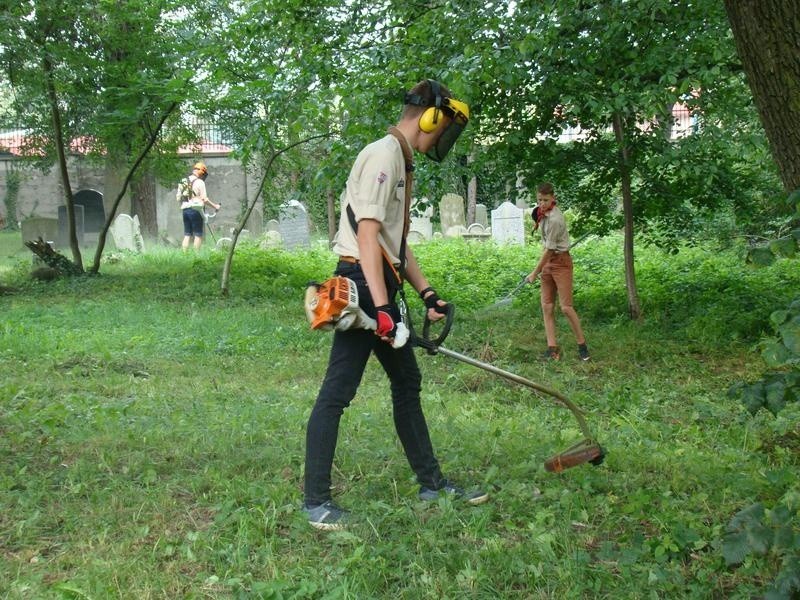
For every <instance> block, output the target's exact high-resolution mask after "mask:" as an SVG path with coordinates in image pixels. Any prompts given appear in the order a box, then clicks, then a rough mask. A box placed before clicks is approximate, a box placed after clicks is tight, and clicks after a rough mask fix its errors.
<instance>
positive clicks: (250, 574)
mask: <svg viewBox="0 0 800 600" xmlns="http://www.w3.org/2000/svg"><path fill="white" fill-rule="evenodd" d="M10 239H11V238H10V237H9V235H8V234H3V235H0V258H2V262H0V284H7V285H12V286H14V287H17V288H18V290H19V291H18V292H17V293H15V294H12V295H7V296H0V372H2V377H1V378H0V506H2V511H0V597H3V598H14V599H16V598H97V599H99V598H109V597H115V598H137V599H138V598H184V597H191V598H358V599H361V598H407V599H419V598H430V599H434V598H436V599H439V598H487V599H489V598H520V599H523V598H524V599H528V598H552V599H563V598H614V599H618V598H750V597H753V596H754V595H758V594H759V593H762V592H761V591H762V590H763V586H764V585H766V584H768V583H769V582H770V581H771V580H772V578H774V576H775V573H776V572H777V570H778V568H779V566H780V564H779V562H778V561H777V560H776V559H775V558H774V557H773V556H772V555H767V556H766V557H759V558H748V559H747V560H746V561H745V562H744V564H743V565H742V566H741V567H739V568H737V569H732V568H728V567H726V566H725V561H724V560H723V557H722V554H721V551H720V540H721V537H722V534H723V533H724V530H725V526H726V524H727V523H728V522H729V521H730V519H731V517H732V516H733V515H734V514H735V513H736V512H737V511H738V510H740V509H742V508H743V507H745V506H748V505H749V504H751V503H752V502H754V501H755V500H756V499H759V498H760V499H762V500H764V501H766V502H770V501H774V500H776V499H777V498H780V497H781V496H782V495H783V494H785V493H787V491H789V490H792V489H797V483H796V480H795V474H796V472H797V467H798V456H797V447H798V444H797V441H798V429H797V425H796V423H797V412H798V411H797V407H796V406H790V407H788V408H787V409H785V410H784V411H783V412H782V413H779V415H778V417H777V418H775V417H772V416H771V415H768V414H766V413H763V412H762V413H759V414H758V415H756V417H754V418H753V417H750V416H749V414H747V412H746V411H745V410H744V409H743V407H742V406H741V405H740V403H738V402H737V401H734V400H731V399H729V398H728V397H727V396H726V391H727V388H728V386H729V385H730V384H731V383H732V382H733V381H735V380H737V379H739V378H743V377H752V376H755V375H756V374H757V373H759V372H760V369H762V368H763V365H762V364H761V361H760V359H759V358H758V355H757V354H756V353H754V351H753V349H754V346H753V344H754V342H755V341H756V340H757V339H758V336H759V335H760V332H761V331H762V330H766V329H767V322H768V316H769V307H770V306H771V305H775V304H777V306H774V308H779V307H780V306H779V303H780V302H781V301H782V298H783V297H784V296H786V295H787V294H790V293H791V291H790V290H791V287H792V286H794V289H795V290H796V289H798V286H797V284H798V283H799V282H798V278H799V277H800V276H798V275H797V272H796V271H797V265H796V263H795V264H794V265H791V264H788V263H787V262H786V261H779V262H778V263H776V265H774V266H773V267H770V269H765V270H763V271H758V272H756V271H747V270H745V267H744V266H742V267H741V270H739V267H738V265H739V259H738V257H737V256H736V255H735V253H732V252H708V251H702V249H698V250H684V251H682V252H681V253H680V254H679V255H678V256H677V257H667V256H662V255H660V254H659V253H657V252H656V251H654V250H649V251H648V250H640V253H639V259H638V261H639V262H638V265H637V268H638V270H639V273H640V293H641V295H642V302H643V306H644V307H645V311H646V316H647V318H646V320H645V322H644V323H643V324H641V325H636V324H632V323H631V322H629V321H628V320H627V318H626V317H625V316H624V306H625V304H624V303H625V291H624V287H621V286H620V281H621V277H622V275H621V272H620V268H621V267H620V264H619V258H618V257H617V253H618V252H619V249H620V248H621V246H620V245H619V244H618V240H606V241H603V240H598V241H594V242H587V243H586V244H585V245H583V248H581V249H580V251H579V252H577V251H576V265H577V267H576V269H577V272H576V308H577V309H578V311H579V313H580V314H581V316H582V318H583V320H584V326H585V329H586V331H587V337H588V340H589V344H590V349H591V350H592V356H593V360H592V361H591V362H589V363H587V364H584V363H581V362H580V361H579V360H578V358H577V354H576V352H575V351H574V349H573V346H574V345H573V343H572V340H571V337H570V334H569V333H568V328H567V327H566V323H565V322H563V321H562V322H560V324H559V327H560V333H561V337H562V342H563V344H564V346H565V348H566V352H565V358H564V360H562V361H561V362H560V363H558V364H555V365H546V364H543V363H541V362H539V361H538V360H537V358H536V357H537V355H538V354H539V353H540V351H541V350H542V348H543V344H544V338H543V332H542V326H541V321H540V318H539V316H538V311H536V310H535V304H536V298H537V296H536V294H535V292H534V290H532V289H530V288H528V289H524V290H523V291H522V292H521V293H520V294H519V296H518V298H517V300H516V301H515V303H514V304H513V305H512V306H510V307H507V308H504V309H500V310H496V311H490V312H488V313H487V312H481V311H479V310H478V309H479V308H480V307H482V306H486V305H488V304H491V303H492V302H493V301H494V300H496V299H499V298H500V297H502V296H503V295H504V294H505V293H506V292H508V291H510V290H511V289H513V287H514V285H515V284H516V283H517V282H518V281H519V277H520V273H524V272H525V270H526V269H529V267H530V265H531V262H532V261H533V260H534V259H535V258H536V256H538V250H536V249H535V248H530V247H528V248H525V249H522V250H513V249H512V250H509V249H498V248H494V247H491V248H489V247H479V246H478V245H474V244H473V245H467V244H459V243H457V242H449V243H444V242H443V243H440V244H430V245H428V246H424V247H418V252H417V254H418V256H419V258H420V262H421V263H422V264H423V266H424V267H425V266H428V265H429V266H430V269H428V272H429V275H430V276H431V280H432V281H433V282H434V284H435V285H436V286H437V287H438V289H439V291H440V292H441V295H442V296H443V297H445V298H449V299H451V300H453V301H454V302H455V303H456V305H457V306H458V307H459V310H458V312H457V315H456V324H455V327H454V328H453V331H452V333H451V334H450V337H449V338H448V339H447V341H446V344H445V345H446V346H447V347H448V348H450V349H452V350H455V351H458V352H463V353H465V354H467V355H469V356H473V357H475V358H478V359H480V360H483V361H486V362H490V363H492V364H496V365H497V366H500V367H502V368H505V369H508V370H510V371H512V372H514V373H518V374H520V375H522V376H524V377H527V378H529V379H532V380H534V381H538V382H541V383H543V384H545V385H548V386H551V387H554V388H556V389H559V390H561V391H562V392H564V393H565V394H567V395H568V396H569V397H570V398H571V399H573V400H574V401H575V402H577V403H578V404H579V405H581V406H582V407H583V408H584V409H586V410H587V412H588V413H589V414H588V417H587V418H588V421H589V425H590V427H591V428H592V429H593V430H594V431H595V432H596V434H597V436H598V438H599V439H600V440H601V442H602V443H603V445H604V446H605V448H606V450H607V452H608V457H607V459H606V461H605V463H604V464H603V465H602V466H600V467H592V466H584V467H580V468H576V469H573V470H570V471H567V472H565V473H563V474H561V475H553V474H550V473H547V472H546V471H544V469H543V466H542V463H543V460H544V459H545V458H546V457H548V456H549V455H551V454H553V453H554V452H556V451H558V450H561V449H563V448H565V447H566V446H567V445H569V444H571V443H572V442H574V441H577V439H579V436H580V433H579V430H578V428H577V427H576V424H575V421H574V420H573V419H572V417H571V415H570V413H569V412H568V411H566V410H564V409H563V408H560V407H558V406H556V405H555V404H553V403H552V402H551V401H550V400H549V399H548V398H546V397H540V396H538V395H537V394H534V393H531V392H530V391H528V390H527V389H524V388H521V387H519V386H516V385H514V384H511V383H507V382H506V381H504V380H502V379H500V378H498V377H496V376H494V375H492V374H490V373H487V372H485V371H482V370H480V369H476V368H474V367H471V366H468V365H464V364H462V363H459V362H457V361H455V360H453V359H450V358H447V357H444V356H433V357H432V356H428V355H426V354H425V353H423V352H422V351H418V358H419V362H420V365H421V368H422V370H423V375H424V380H425V383H424V389H423V402H424V407H425V410H426V414H427V416H428V420H429V426H430V428H431V431H432V437H433V440H434V444H435V447H436V450H437V454H438V455H439V457H440V459H441V461H442V463H443V467H444V469H445V472H446V473H447V474H448V475H449V476H452V477H453V478H455V479H456V480H457V481H459V482H461V483H464V484H479V485H482V486H485V487H486V488H488V489H489V490H490V491H491V493H492V500H491V502H490V503H488V504H486V505H483V506H480V507H474V508H470V507H466V506H462V505H459V504H458V503H450V502H449V501H446V500H442V501H441V502H440V503H438V504H436V505H434V506H427V505H423V504H422V503H420V502H418V501H417V500H416V490H417V488H416V486H415V484H414V481H413V478H412V476H411V473H410V470H409V468H408V466H407V464H406V463H405V459H404V456H403V454H402V451H401V449H400V446H399V443H398V441H397V440H396V436H395V435H394V431H393V425H392V419H391V412H390V406H389V400H388V390H387V385H386V382H385V379H384V377H383V376H382V373H381V371H380V368H379V367H378V366H377V364H372V363H371V364H370V366H369V367H368V370H367V373H366V374H365V378H364V382H363V385H362V387H361V388H360V390H359V393H358V395H357V397H356V399H355V401H354V403H353V406H352V407H351V408H350V409H349V410H348V411H346V413H345V416H344V418H343V421H342V427H341V433H340V439H339V446H338V448H337V456H336V463H335V469H334V486H335V492H334V493H335V496H336V499H337V501H339V502H340V503H341V504H342V505H343V506H344V507H346V508H348V509H351V510H352V511H353V512H354V515H355V517H356V523H355V524H354V525H353V527H352V528H350V529H349V530H348V531H346V532H341V533H334V534H323V533H319V532H316V531H314V530H312V529H311V528H309V527H308V525H307V524H306V523H305V521H304V519H303V514H302V512H301V511H300V503H301V499H302V489H301V488H302V469H303V453H304V435H305V423H306V420H307V418H308V415H309V412H310V409H311V406H312V404H313V401H314V398H315V395H316V392H317V390H318V387H319V384H320V382H321V379H322V375H323V372H324V369H325V365H326V360H327V352H328V348H329V343H330V338H329V336H328V334H325V333H318V332H312V331H310V330H309V329H308V326H307V323H306V322H305V319H304V315H303V311H302V306H301V298H302V290H303V286H304V284H305V282H306V281H308V280H309V279H313V278H322V277H325V276H326V275H327V274H328V272H329V270H330V268H331V266H332V264H333V258H332V257H331V256H330V255H328V254H327V253H326V252H323V251H319V250H317V251H310V252H307V253H296V254H284V253H281V252H277V251H271V252H262V251H258V250H256V249H252V248H251V249H248V248H243V249H242V252H241V254H240V255H237V257H236V260H235V261H234V264H233V273H232V279H231V290H232V295H231V296H230V297H229V298H221V297H220V296H219V293H218V289H219V274H220V270H221V265H222V260H223V256H222V255H220V254H217V253H214V252H211V251H210V250H205V251H204V252H203V253H201V255H200V256H195V255H193V254H187V255H183V254H181V253H180V252H178V251H170V250H162V251H156V252H153V253H151V254H149V255H147V256H145V257H133V256H129V255H123V256H122V259H121V260H119V261H118V262H114V263H110V264H105V265H104V266H103V268H102V270H101V274H100V275H99V276H97V277H82V278H77V279H74V280H68V281H65V280H61V281H56V282H52V283H39V282H29V281H27V280H26V279H25V277H24V274H23V271H24V268H23V267H22V266H20V265H21V264H22V263H20V262H18V261H19V260H21V261H22V262H25V261H28V260H29V258H28V257H26V256H25V254H24V252H23V253H22V257H21V259H20V258H19V257H18V256H16V253H14V252H13V248H14V242H13V239H11V241H9V240H10ZM9 254H12V255H14V258H13V259H8V258H7V256H8V255H9ZM14 264H16V265H17V266H16V267H13V265H14ZM765 285H767V286H773V287H774V289H772V290H771V292H770V294H760V295H759V294H757V293H756V291H757V290H760V289H762V288H763V286H765ZM787 286H789V288H790V289H789V291H787V290H786V287H787ZM725 290H727V291H725ZM409 295H412V294H409ZM731 307H734V308H736V307H738V311H739V312H737V313H735V314H732V313H731V310H733V309H732V308H731ZM413 308H414V309H415V314H418V313H419V310H418V308H419V306H418V302H416V301H415V302H414V304H413ZM774 308H773V309H774ZM751 313H755V314H751Z"/></svg>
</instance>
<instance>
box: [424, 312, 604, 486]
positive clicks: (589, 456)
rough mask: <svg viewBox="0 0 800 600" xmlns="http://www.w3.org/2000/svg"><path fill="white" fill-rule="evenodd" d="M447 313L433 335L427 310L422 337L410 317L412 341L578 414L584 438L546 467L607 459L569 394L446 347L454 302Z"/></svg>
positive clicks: (567, 466)
mask: <svg viewBox="0 0 800 600" xmlns="http://www.w3.org/2000/svg"><path fill="white" fill-rule="evenodd" d="M446 308H447V313H446V315H445V322H444V325H443V327H442V331H441V333H440V334H439V337H437V338H436V339H430V338H429V337H428V334H429V332H430V325H431V321H430V319H428V315H427V313H426V314H425V324H424V325H423V328H422V337H419V336H417V335H416V332H415V331H414V328H413V327H412V326H411V322H410V320H409V328H410V330H411V343H412V344H414V345H415V346H418V347H420V348H424V349H425V350H426V351H427V352H428V354H432V355H433V354H443V355H445V356H449V357H451V358H455V359H456V360H460V361H461V362H465V363H467V364H468V365H472V366H473V367H478V368H479V369H483V370H484V371H489V372H490V373H494V374H495V375H499V376H500V377H503V378H505V379H507V380H509V381H513V382H514V383H518V384H520V385H524V386H525V387H528V388H531V389H533V390H536V391H537V392H541V393H543V394H546V395H548V396H550V397H551V398H555V399H556V401H558V402H559V403H560V404H561V405H562V406H565V407H566V408H568V409H569V411H570V412H571V413H572V415H573V416H574V417H575V420H576V421H578V427H579V428H580V430H581V433H583V439H582V440H581V441H579V442H578V443H576V444H574V445H572V446H570V447H569V448H567V449H566V450H564V451H563V452H559V453H558V454H555V455H553V456H551V457H549V458H548V459H547V460H545V461H544V468H545V469H546V470H547V471H551V472H553V473H560V472H561V471H563V470H564V469H570V468H572V467H577V466H578V465H582V464H585V463H591V464H593V465H595V466H596V465H599V464H601V463H602V462H603V459H604V458H605V452H604V451H603V448H602V447H601V446H600V444H598V443H597V440H596V439H595V438H594V436H593V435H592V434H591V432H590V431H589V427H588V426H587V425H586V419H585V418H584V416H583V415H584V413H583V411H582V410H581V409H580V408H578V407H577V406H576V405H575V404H574V403H573V402H572V401H571V400H570V399H569V398H567V397H566V396H564V395H563V394H561V393H560V392H557V391H556V390H553V389H550V388H548V387H546V386H543V385H541V384H539V383H535V382H533V381H529V380H528V379H525V378H524V377H520V376H519V375H515V374H514V373H511V372H509V371H505V370H503V369H500V368H498V367H495V366H494V365H490V364H488V363H485V362H482V361H480V360H476V359H474V358H471V357H469V356H465V355H464V354H460V353H458V352H454V351H452V350H448V349H447V348H444V347H442V342H444V340H445V338H446V337H447V334H448V333H450V327H451V326H452V324H453V315H454V313H455V307H454V306H453V305H452V304H447V305H446Z"/></svg>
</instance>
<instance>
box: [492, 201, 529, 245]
mask: <svg viewBox="0 0 800 600" xmlns="http://www.w3.org/2000/svg"><path fill="white" fill-rule="evenodd" d="M492 239H493V240H494V241H496V242H498V243H502V244H519V245H524V244H525V227H524V225H523V217H522V209H521V208H518V207H516V206H514V205H513V204H511V202H503V203H502V204H501V205H500V206H498V207H497V208H496V209H494V210H493V211H492Z"/></svg>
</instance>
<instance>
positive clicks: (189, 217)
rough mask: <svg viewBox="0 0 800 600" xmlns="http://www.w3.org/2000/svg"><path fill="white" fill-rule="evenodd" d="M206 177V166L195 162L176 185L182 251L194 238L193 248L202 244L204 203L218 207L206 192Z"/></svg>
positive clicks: (186, 248) (215, 208) (187, 247)
mask: <svg viewBox="0 0 800 600" xmlns="http://www.w3.org/2000/svg"><path fill="white" fill-rule="evenodd" d="M206 177H208V168H206V165H205V164H204V163H202V162H198V163H195V165H194V166H193V167H192V173H191V175H189V176H188V177H186V178H185V179H183V180H182V181H181V185H180V186H179V187H178V201H179V202H180V206H181V212H182V213H183V243H181V248H183V250H184V251H186V250H188V249H189V245H190V244H192V240H194V248H195V250H199V249H200V246H202V245H203V229H204V224H205V219H204V218H203V209H204V208H205V206H206V205H209V206H211V207H213V208H214V210H219V209H220V206H221V205H220V204H215V203H214V202H212V201H211V200H210V199H209V198H208V195H207V193H206V183H205V181H206Z"/></svg>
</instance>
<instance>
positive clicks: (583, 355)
mask: <svg viewBox="0 0 800 600" xmlns="http://www.w3.org/2000/svg"><path fill="white" fill-rule="evenodd" d="M578 356H579V357H580V359H581V360H583V361H587V360H589V359H591V358H592V357H591V356H589V348H587V347H586V344H578Z"/></svg>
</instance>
